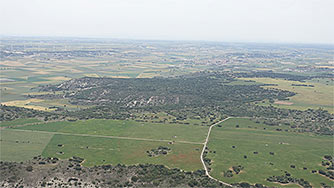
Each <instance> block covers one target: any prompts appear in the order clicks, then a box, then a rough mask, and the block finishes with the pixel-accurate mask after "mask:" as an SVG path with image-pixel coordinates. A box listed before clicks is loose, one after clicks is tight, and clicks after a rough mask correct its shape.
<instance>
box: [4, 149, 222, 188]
mask: <svg viewBox="0 0 334 188" xmlns="http://www.w3.org/2000/svg"><path fill="white" fill-rule="evenodd" d="M82 160H83V159H82V158H79V157H72V158H71V160H58V159H53V158H41V157H40V156H39V157H35V158H34V159H32V160H30V161H27V162H24V163H16V162H0V173H1V176H0V186H1V187H20V186H23V187H58V186H59V187H68V186H70V187H71V186H72V187H227V186H224V185H223V184H221V183H220V182H218V181H215V180H212V179H210V178H209V177H208V176H207V175H205V171H204V170H197V171H195V172H185V171H182V170H180V169H177V168H173V169H169V168H166V167H165V166H162V165H151V164H139V165H132V166H125V165H120V164H118V165H102V166H95V167H91V168H87V167H83V166H81V164H80V162H81V161H82ZM50 164H52V165H50Z"/></svg>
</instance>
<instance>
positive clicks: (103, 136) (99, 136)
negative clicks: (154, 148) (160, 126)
mask: <svg viewBox="0 0 334 188" xmlns="http://www.w3.org/2000/svg"><path fill="white" fill-rule="evenodd" d="M10 130H12V131H21V132H34V133H45V134H60V135H69V136H86V137H97V138H114V139H124V140H138V141H152V142H173V143H182V144H200V145H203V143H200V142H190V141H173V140H159V139H149V138H134V137H122V136H105V135H93V134H76V133H64V132H49V131H36V130H24V129H10Z"/></svg>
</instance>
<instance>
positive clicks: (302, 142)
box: [208, 118, 334, 187]
mask: <svg viewBox="0 0 334 188" xmlns="http://www.w3.org/2000/svg"><path fill="white" fill-rule="evenodd" d="M221 125H222V127H218V126H216V127H214V128H213V129H212V132H211V135H210V139H209V142H208V148H209V150H210V151H211V152H209V153H208V158H210V159H211V160H212V165H211V166H210V167H211V168H212V171H211V172H210V174H211V175H212V176H213V177H215V178H217V179H220V180H222V181H225V182H228V183H236V182H249V183H252V184H254V183H261V184H264V185H267V186H279V187H281V186H282V187H283V185H279V184H276V183H270V182H267V181H266V178H268V177H269V176H273V175H275V176H281V175H285V171H287V172H289V173H290V174H291V176H292V177H295V178H303V179H305V180H307V181H309V182H310V183H311V184H312V185H313V186H314V187H320V183H322V182H323V183H326V184H327V185H332V186H334V184H333V181H331V180H330V179H328V178H326V177H323V176H321V175H319V174H317V173H312V172H311V171H312V170H319V169H323V170H324V169H325V167H323V166H321V161H322V159H323V156H324V155H326V154H327V155H332V154H333V138H332V137H330V136H317V135H310V134H301V133H299V134H298V133H292V132H280V131H275V130H274V128H273V127H270V126H266V125H262V124H256V123H254V122H253V121H250V120H248V119H244V118H233V119H229V120H227V121H225V122H223V123H221ZM236 125H239V128H237V127H236ZM248 126H250V127H251V128H249V127H248ZM255 126H256V127H257V128H256V129H255V128H254V127H255ZM263 128H266V130H264V129H263ZM232 146H235V148H232ZM254 152H258V154H254ZM270 152H273V153H274V155H271V154H270ZM244 156H247V158H246V159H245V158H244ZM238 165H242V166H243V167H244V169H243V170H242V171H241V173H239V174H235V173H234V175H233V177H231V178H228V177H224V173H223V172H224V171H227V170H229V169H230V168H231V167H232V166H238ZM290 165H295V166H296V168H291V167H290ZM304 167H306V168H307V169H306V170H304V169H303V168H304ZM284 187H298V186H297V185H296V184H290V185H286V186H284Z"/></svg>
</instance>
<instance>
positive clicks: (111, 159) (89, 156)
mask: <svg viewBox="0 0 334 188" xmlns="http://www.w3.org/2000/svg"><path fill="white" fill-rule="evenodd" d="M59 144H61V146H59ZM159 146H168V147H169V148H171V152H170V153H168V154H167V155H159V156H156V157H149V156H148V155H147V153H146V151H148V150H151V149H154V148H157V147H159ZM201 149H202V145H198V144H181V143H174V144H168V142H152V141H138V140H123V139H112V138H98V137H85V136H69V135H55V136H54V137H53V138H52V139H51V141H50V142H49V144H48V145H47V147H46V148H45V149H44V151H43V156H45V157H58V158H62V159H67V158H70V157H72V156H78V157H82V158H84V159H85V160H84V163H83V165H85V166H94V165H102V164H113V165H116V164H126V165H133V164H145V163H150V164H160V165H166V166H168V167H170V168H176V167H177V168H181V169H184V170H197V169H201V168H202V163H201V161H200V153H201Z"/></svg>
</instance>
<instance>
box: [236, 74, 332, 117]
mask: <svg viewBox="0 0 334 188" xmlns="http://www.w3.org/2000/svg"><path fill="white" fill-rule="evenodd" d="M242 80H253V81H256V82H259V83H264V84H277V86H264V87H266V88H277V89H283V90H288V91H292V92H295V93H297V94H296V95H295V96H292V97H290V100H289V102H292V103H293V104H291V105H282V104H273V106H276V107H283V108H291V109H299V110H306V109H308V108H313V109H318V108H323V109H325V110H328V111H329V112H331V113H334V108H333V105H334V102H333V96H334V90H333V81H329V82H327V83H324V82H323V81H317V80H309V81H306V82H299V81H289V80H283V79H273V78H242ZM293 84H295V85H296V84H297V85H298V84H304V85H313V86H314V87H309V86H294V85H293ZM264 105H269V104H268V103H265V104H264Z"/></svg>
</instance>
